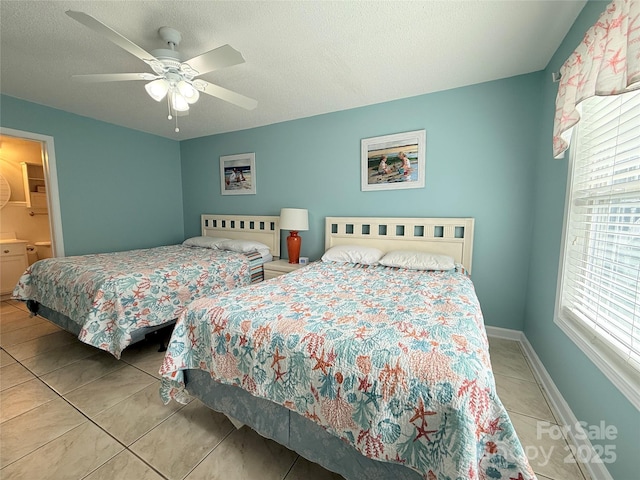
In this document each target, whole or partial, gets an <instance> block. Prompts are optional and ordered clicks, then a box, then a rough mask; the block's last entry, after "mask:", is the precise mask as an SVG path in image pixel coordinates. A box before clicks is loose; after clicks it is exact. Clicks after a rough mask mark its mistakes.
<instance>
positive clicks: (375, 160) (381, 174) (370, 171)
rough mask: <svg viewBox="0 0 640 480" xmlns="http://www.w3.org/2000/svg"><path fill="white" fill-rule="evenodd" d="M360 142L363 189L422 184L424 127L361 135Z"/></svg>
mask: <svg viewBox="0 0 640 480" xmlns="http://www.w3.org/2000/svg"><path fill="white" fill-rule="evenodd" d="M360 145H361V159H360V165H361V190H362V191H363V192H367V191H376V190H401V189H408V188H423V187H424V186H425V178H426V177H425V163H426V162H425V157H426V148H427V134H426V131H425V130H414V131H412V132H404V133H395V134H392V135H383V136H380V137H371V138H363V139H362V141H361V144H360ZM383 157H384V159H385V162H382V158H383ZM406 162H408V163H406ZM407 165H408V166H409V168H407Z"/></svg>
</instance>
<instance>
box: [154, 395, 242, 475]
mask: <svg viewBox="0 0 640 480" xmlns="http://www.w3.org/2000/svg"><path fill="white" fill-rule="evenodd" d="M185 406H186V405H185ZM207 408H209V407H207ZM163 423H164V422H163ZM236 430H238V429H237V428H235V427H234V428H232V429H231V430H229V433H227V434H226V435H225V436H224V437H223V438H222V440H220V441H219V442H218V443H217V444H216V445H215V446H214V447H213V448H212V449H211V451H210V452H209V453H207V454H206V455H205V456H204V457H203V458H202V460H200V461H199V462H198V463H196V464H195V465H194V466H193V468H192V469H191V470H189V471H188V472H187V473H186V474H185V476H184V477H182V479H181V480H184V479H185V478H187V477H188V476H189V475H191V473H192V472H193V471H194V470H195V469H196V468H198V466H200V464H201V463H202V462H204V461H205V460H206V459H207V458H208V457H209V455H211V454H212V453H213V452H214V451H215V450H216V449H217V448H218V447H219V446H220V445H222V443H223V442H224V441H225V440H226V439H227V438H229V436H230V435H231V434H232V433H233V432H235V431H236Z"/></svg>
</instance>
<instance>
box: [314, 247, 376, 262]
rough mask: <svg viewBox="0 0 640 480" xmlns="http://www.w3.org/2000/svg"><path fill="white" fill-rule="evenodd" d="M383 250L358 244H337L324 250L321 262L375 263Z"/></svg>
mask: <svg viewBox="0 0 640 480" xmlns="http://www.w3.org/2000/svg"><path fill="white" fill-rule="evenodd" d="M383 255H384V252H383V251H382V250H378V249H377V248H372V247H362V246H360V245H338V246H336V247H331V248H330V249H329V250H327V251H326V252H324V255H323V256H322V261H323V262H338V263H360V264H362V265H377V264H378V261H379V260H380V259H381V258H382V256H383Z"/></svg>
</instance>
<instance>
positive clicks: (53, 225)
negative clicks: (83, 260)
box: [0, 128, 64, 257]
mask: <svg viewBox="0 0 640 480" xmlns="http://www.w3.org/2000/svg"><path fill="white" fill-rule="evenodd" d="M16 149H17V151H18V152H19V151H20V149H24V150H22V152H23V153H24V155H20V154H18V155H17V156H16ZM22 156H23V157H24V158H21V157H22ZM38 157H39V158H38ZM22 159H24V160H25V161H20V160H22ZM0 160H1V165H0V166H1V167H2V170H4V171H6V173H7V175H6V176H8V177H10V178H9V183H10V187H11V190H12V194H11V198H10V199H9V202H8V203H7V205H6V206H5V208H8V210H6V211H4V212H3V215H2V217H3V218H2V224H3V225H2V228H1V229H0V230H2V231H3V232H6V231H10V232H16V231H18V232H21V233H20V235H21V236H30V237H31V238H27V239H28V240H29V241H33V242H34V243H35V242H37V243H39V244H40V245H38V246H36V249H40V250H42V252H41V253H42V254H43V256H54V257H63V256H64V241H63V236H62V220H61V215H60V198H59V191H58V176H57V170H56V161H55V147H54V141H53V137H50V136H47V135H40V134H37V133H32V132H25V131H20V130H14V129H9V128H0ZM38 160H40V162H38ZM34 172H35V173H34ZM14 191H15V194H14V193H13V192H14ZM3 210H4V209H3ZM5 213H6V215H5ZM23 217H24V218H23ZM47 220H48V221H47ZM47 229H48V232H47V231H46V230H47ZM47 234H48V235H47ZM48 242H50V246H49V245H48Z"/></svg>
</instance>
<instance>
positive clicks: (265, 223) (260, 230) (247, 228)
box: [201, 214, 280, 257]
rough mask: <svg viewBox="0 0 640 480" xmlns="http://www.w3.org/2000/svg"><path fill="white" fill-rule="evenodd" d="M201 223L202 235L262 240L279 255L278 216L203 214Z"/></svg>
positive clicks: (273, 253)
mask: <svg viewBox="0 0 640 480" xmlns="http://www.w3.org/2000/svg"><path fill="white" fill-rule="evenodd" d="M201 223H202V235H203V236H207V237H219V238H233V239H240V240H253V241H256V242H262V243H264V244H266V245H268V246H269V250H271V255H273V256H274V257H279V256H280V217H279V216H261V215H215V214H203V215H201Z"/></svg>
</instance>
